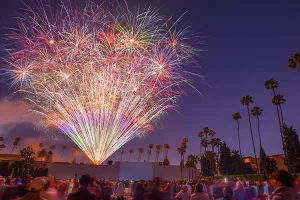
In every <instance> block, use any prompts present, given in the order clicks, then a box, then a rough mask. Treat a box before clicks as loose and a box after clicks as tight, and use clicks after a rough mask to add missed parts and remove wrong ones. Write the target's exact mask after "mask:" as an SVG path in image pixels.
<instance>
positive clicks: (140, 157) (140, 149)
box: [138, 148, 144, 162]
mask: <svg viewBox="0 0 300 200" xmlns="http://www.w3.org/2000/svg"><path fill="white" fill-rule="evenodd" d="M138 152H139V157H138V161H139V162H141V159H142V153H143V152H144V149H143V148H138Z"/></svg>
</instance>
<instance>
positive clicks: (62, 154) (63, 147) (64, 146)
mask: <svg viewBox="0 0 300 200" xmlns="http://www.w3.org/2000/svg"><path fill="white" fill-rule="evenodd" d="M61 149H62V153H61V156H62V157H63V156H64V151H65V150H66V149H67V146H66V145H63V146H62V147H61Z"/></svg>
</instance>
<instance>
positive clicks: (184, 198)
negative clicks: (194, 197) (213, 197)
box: [175, 190, 190, 200]
mask: <svg viewBox="0 0 300 200" xmlns="http://www.w3.org/2000/svg"><path fill="white" fill-rule="evenodd" d="M189 196H190V195H189V192H184V191H183V190H181V191H180V192H179V193H178V194H177V195H176V197H175V198H180V199H181V200H189Z"/></svg>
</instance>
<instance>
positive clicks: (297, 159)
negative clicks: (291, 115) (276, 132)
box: [283, 125, 300, 173]
mask: <svg viewBox="0 0 300 200" xmlns="http://www.w3.org/2000/svg"><path fill="white" fill-rule="evenodd" d="M283 140H284V141H285V142H284V148H285V149H286V154H287V157H286V162H288V163H289V164H290V170H291V172H292V173H299V172H300V143H299V136H298V134H297V131H296V129H294V127H293V126H290V127H288V126H286V125H284V126H283Z"/></svg>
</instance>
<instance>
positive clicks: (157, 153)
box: [155, 149, 160, 162]
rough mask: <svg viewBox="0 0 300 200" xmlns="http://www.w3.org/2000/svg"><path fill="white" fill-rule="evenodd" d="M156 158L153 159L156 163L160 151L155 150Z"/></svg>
mask: <svg viewBox="0 0 300 200" xmlns="http://www.w3.org/2000/svg"><path fill="white" fill-rule="evenodd" d="M155 153H156V158H155V162H158V157H159V154H160V150H158V149H156V152H155Z"/></svg>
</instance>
